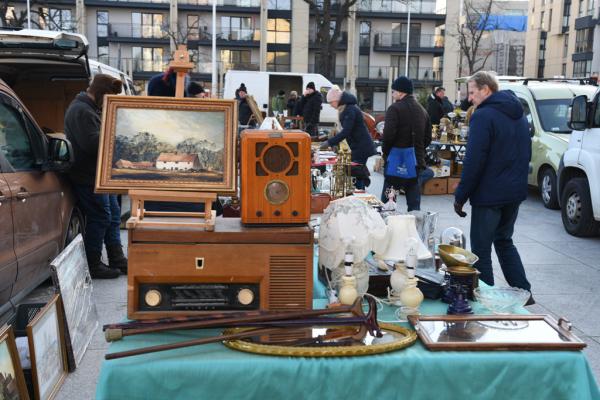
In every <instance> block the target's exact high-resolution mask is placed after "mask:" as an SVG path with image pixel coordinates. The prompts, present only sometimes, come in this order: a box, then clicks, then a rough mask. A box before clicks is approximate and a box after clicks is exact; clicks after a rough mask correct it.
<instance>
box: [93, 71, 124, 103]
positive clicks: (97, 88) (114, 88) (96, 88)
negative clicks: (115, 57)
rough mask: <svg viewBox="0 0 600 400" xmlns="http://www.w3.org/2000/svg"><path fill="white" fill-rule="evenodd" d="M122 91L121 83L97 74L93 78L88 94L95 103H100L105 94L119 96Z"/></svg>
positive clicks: (110, 77)
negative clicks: (92, 97)
mask: <svg viewBox="0 0 600 400" xmlns="http://www.w3.org/2000/svg"><path fill="white" fill-rule="evenodd" d="M122 89H123V82H121V81H120V80H119V79H117V78H113V77H112V76H110V75H106V74H98V75H96V76H94V79H93V80H92V83H91V84H90V87H89V88H88V92H89V93H90V94H91V95H92V96H94V98H95V99H96V101H98V102H100V101H102V98H103V97H104V95H105V94H119V93H121V90H122Z"/></svg>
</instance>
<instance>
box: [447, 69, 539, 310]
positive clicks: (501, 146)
mask: <svg viewBox="0 0 600 400" xmlns="http://www.w3.org/2000/svg"><path fill="white" fill-rule="evenodd" d="M468 90H469V99H470V100H471V101H472V102H473V104H474V105H475V106H476V107H477V110H476V111H475V113H473V116H472V117H471V121H470V123H469V139H468V142H467V153H466V155H465V159H464V162H463V171H462V176H461V179H460V184H459V185H458V188H457V189H456V192H455V193H454V198H455V202H454V210H455V211H456V213H457V214H458V215H460V216H461V217H464V216H466V213H465V212H463V211H462V208H463V205H464V204H465V203H466V201H467V199H468V200H470V202H471V210H472V211H471V212H472V214H471V250H472V251H473V253H475V254H476V255H477V256H478V257H479V261H478V262H477V263H476V264H475V268H477V269H478V270H479V271H480V272H481V276H480V279H481V280H482V281H484V282H485V283H487V284H488V285H493V284H494V275H493V271H492V259H491V251H492V243H493V244H494V248H495V249H496V254H497V255H498V260H499V261H500V266H501V268H502V272H503V273H504V277H505V278H506V281H507V282H508V284H509V285H510V286H514V287H519V288H522V289H526V290H530V288H531V285H530V284H529V281H528V280H527V277H526V276H525V269H524V268H523V263H522V262H521V257H520V256H519V252H518V251H517V248H516V247H515V246H514V244H513V241H512V234H513V230H514V226H515V221H516V219H517V214H518V212H519V205H520V204H521V202H522V201H523V200H525V199H526V198H527V174H528V171H529V160H530V159H531V138H530V136H529V129H528V124H527V119H526V118H525V116H524V114H523V107H522V105H521V102H520V101H519V99H517V97H516V96H515V95H514V94H513V93H512V92H510V91H505V90H503V91H498V81H497V80H496V78H495V76H494V75H492V74H490V73H488V72H485V71H480V72H477V73H476V74H474V75H473V76H472V77H471V78H470V79H469V81H468ZM532 301H533V299H530V304H531V303H532Z"/></svg>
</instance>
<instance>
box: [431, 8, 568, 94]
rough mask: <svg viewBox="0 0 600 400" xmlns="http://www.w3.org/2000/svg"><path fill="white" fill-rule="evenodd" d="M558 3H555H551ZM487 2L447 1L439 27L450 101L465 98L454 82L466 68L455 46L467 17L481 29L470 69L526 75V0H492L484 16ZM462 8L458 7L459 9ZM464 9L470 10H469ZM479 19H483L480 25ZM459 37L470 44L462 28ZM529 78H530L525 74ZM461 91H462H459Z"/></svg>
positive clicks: (501, 73) (466, 65) (445, 80)
mask: <svg viewBox="0 0 600 400" xmlns="http://www.w3.org/2000/svg"><path fill="white" fill-rule="evenodd" d="M555 1H558V0H555ZM489 2H490V0H469V1H468V2H466V1H450V0H448V1H447V6H446V15H447V18H446V21H448V22H447V24H446V25H445V26H444V27H443V28H444V33H445V43H446V47H445V50H444V61H445V62H444V71H443V73H444V77H443V81H444V87H445V88H446V94H447V95H448V97H449V98H450V99H451V100H456V99H460V98H462V97H464V96H465V95H466V93H465V92H466V90H465V87H464V85H463V87H462V88H460V87H459V86H458V85H457V84H456V83H455V79H456V78H457V77H461V76H467V75H469V73H470V68H469V65H468V62H467V57H466V55H465V54H464V51H462V50H461V47H460V46H459V40H460V37H461V34H459V30H460V28H461V25H464V24H466V18H467V16H469V15H470V17H471V18H475V20H476V23H477V24H478V25H477V27H478V28H481V29H482V30H483V33H482V36H481V41H480V43H479V47H478V51H477V57H476V59H477V60H478V61H477V62H476V63H475V64H474V70H475V71H478V70H491V71H495V72H496V73H498V75H517V76H523V75H524V74H525V75H527V73H526V70H525V65H526V64H527V63H526V61H525V49H526V35H527V33H526V30H527V12H528V2H527V0H495V1H493V2H492V7H491V10H490V12H489V14H487V13H485V11H484V10H485V9H486V7H487V6H488V4H489ZM461 6H462V8H461ZM466 7H472V8H471V9H470V10H469V11H468V10H466ZM482 20H485V21H486V23H485V24H484V23H483V21H482ZM463 29H464V30H463V32H464V33H463V34H462V35H463V37H464V38H465V39H467V43H469V42H470V39H471V38H472V35H471V34H470V33H469V30H468V29H466V28H464V27H463ZM528 76H530V75H528ZM461 90H462V92H460V91H461Z"/></svg>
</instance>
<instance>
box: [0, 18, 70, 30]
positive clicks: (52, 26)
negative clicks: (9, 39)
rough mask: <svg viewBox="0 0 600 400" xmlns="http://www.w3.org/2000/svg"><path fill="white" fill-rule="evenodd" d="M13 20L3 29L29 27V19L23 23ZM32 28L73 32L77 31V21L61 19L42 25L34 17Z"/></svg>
mask: <svg viewBox="0 0 600 400" xmlns="http://www.w3.org/2000/svg"><path fill="white" fill-rule="evenodd" d="M12 22H14V21H13V20H10V19H9V20H8V21H7V23H8V25H7V26H5V27H2V29H9V30H21V29H27V21H23V24H22V25H20V26H19V25H12ZM31 28H32V29H41V30H44V31H63V32H72V33H77V21H76V20H71V21H60V22H58V21H57V22H53V21H51V22H46V24H45V25H40V24H39V22H38V21H37V20H36V19H34V18H32V19H31Z"/></svg>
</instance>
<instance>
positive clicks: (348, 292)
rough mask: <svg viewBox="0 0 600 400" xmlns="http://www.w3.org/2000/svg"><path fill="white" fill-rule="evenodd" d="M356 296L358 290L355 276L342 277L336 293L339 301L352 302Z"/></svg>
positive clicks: (350, 303) (347, 303)
mask: <svg viewBox="0 0 600 400" xmlns="http://www.w3.org/2000/svg"><path fill="white" fill-rule="evenodd" d="M357 297H358V290H356V278H355V277H353V276H343V277H342V287H341V288H340V293H339V294H338V299H339V300H340V303H342V304H346V305H352V304H354V301H355V300H356V298H357Z"/></svg>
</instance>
